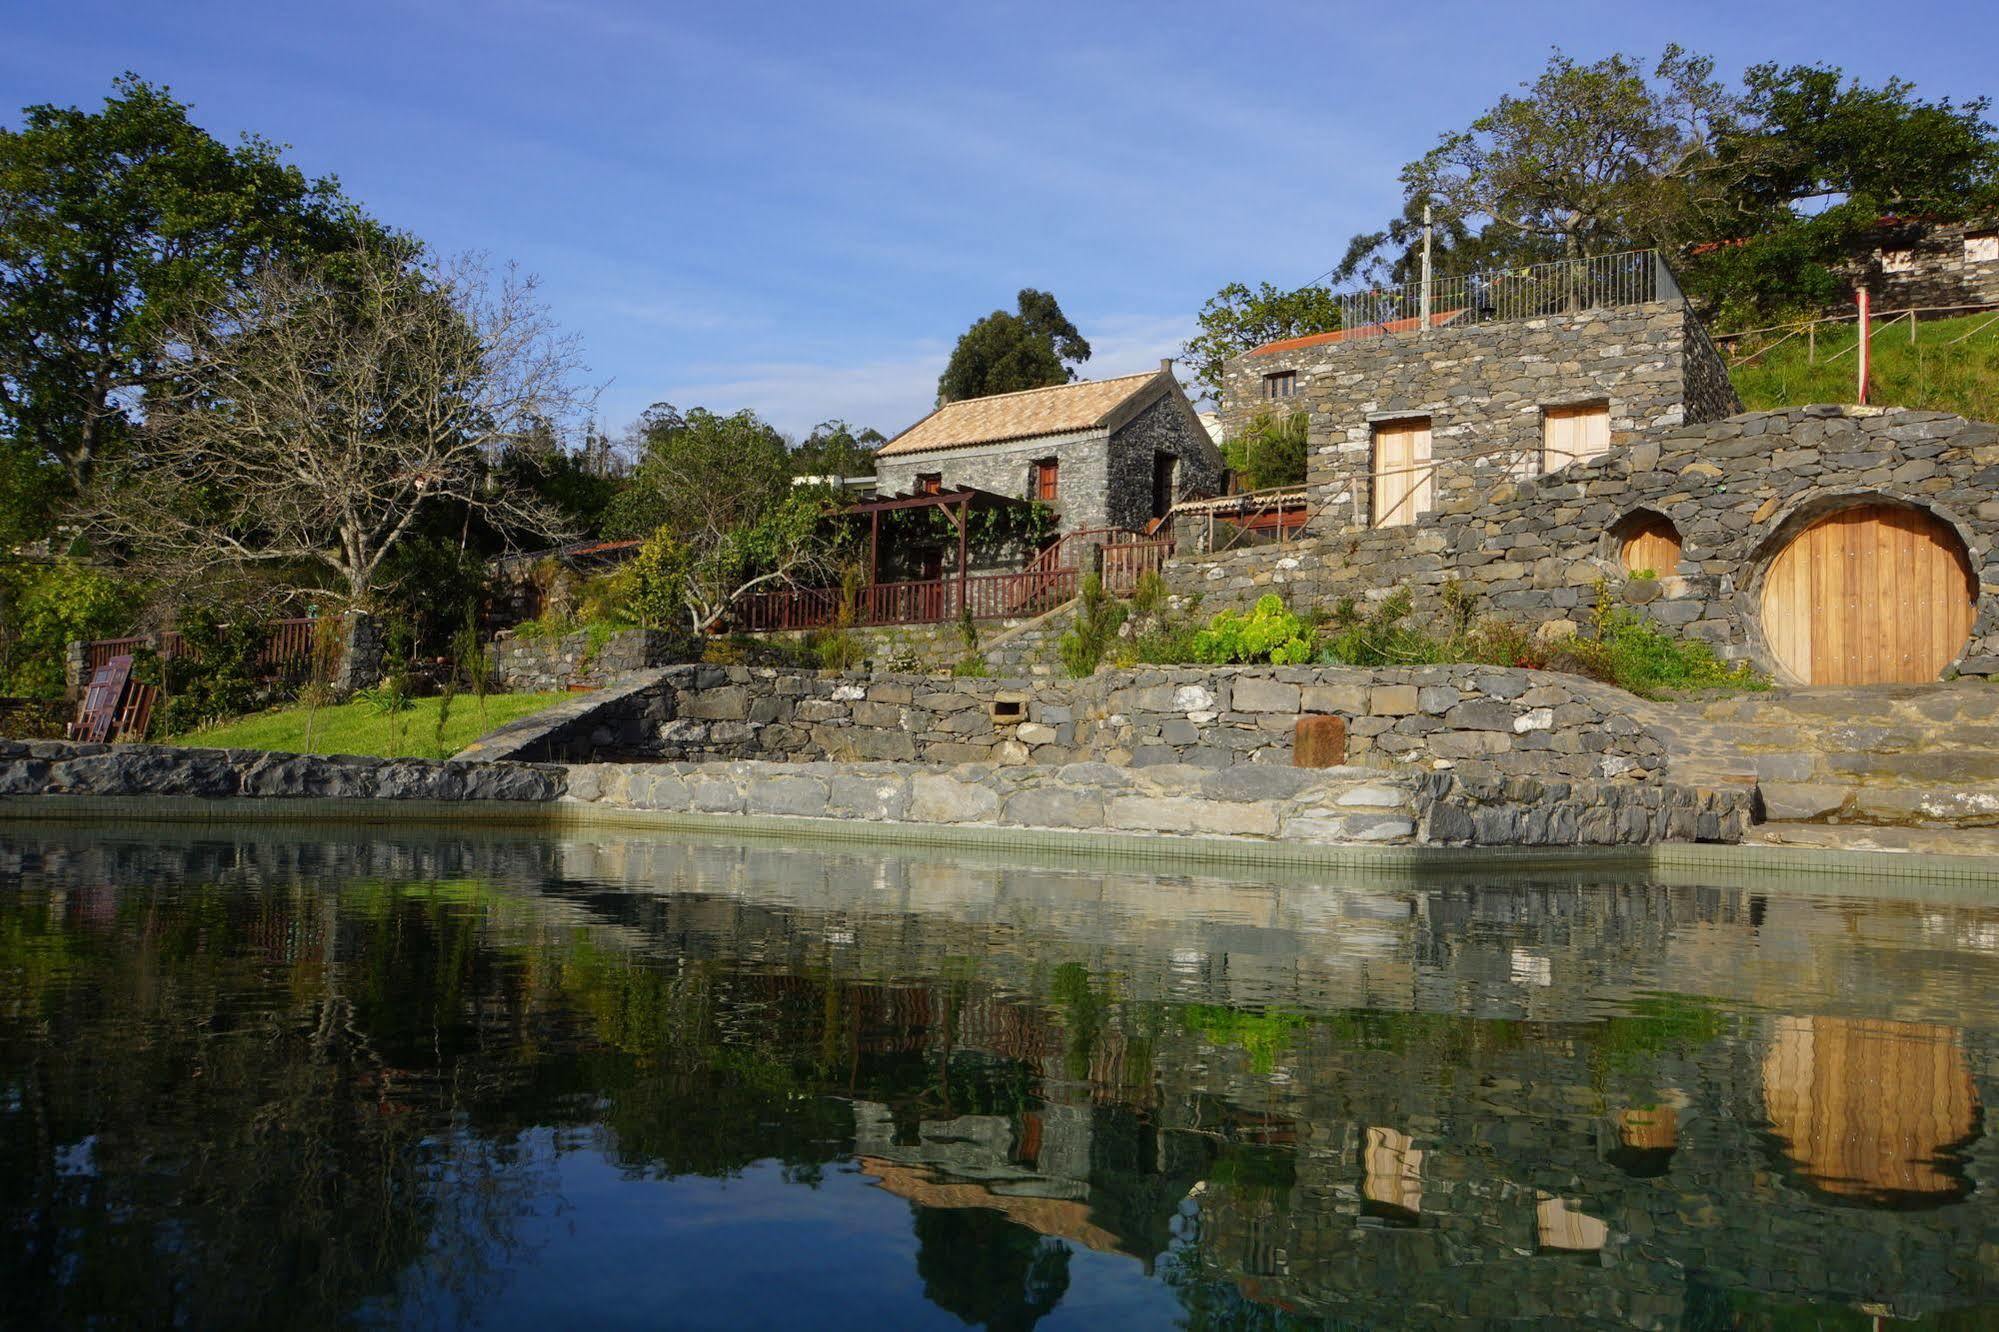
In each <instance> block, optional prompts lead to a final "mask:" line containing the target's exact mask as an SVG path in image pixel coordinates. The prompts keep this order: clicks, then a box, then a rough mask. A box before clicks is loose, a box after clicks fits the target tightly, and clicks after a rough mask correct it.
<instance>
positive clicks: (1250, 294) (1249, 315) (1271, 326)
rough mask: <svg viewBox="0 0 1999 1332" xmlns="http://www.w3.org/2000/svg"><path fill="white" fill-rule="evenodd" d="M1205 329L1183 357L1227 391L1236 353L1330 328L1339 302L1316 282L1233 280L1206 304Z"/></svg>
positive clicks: (1217, 389)
mask: <svg viewBox="0 0 1999 1332" xmlns="http://www.w3.org/2000/svg"><path fill="white" fill-rule="evenodd" d="M1200 324H1201V331H1200V332H1199V333H1198V334H1196V335H1195V336H1194V337H1192V338H1189V339H1188V340H1187V343H1186V345H1185V346H1184V347H1183V348H1182V349H1181V359H1182V360H1183V361H1185V362H1186V363H1187V364H1188V365H1189V366H1191V367H1192V369H1193V372H1194V379H1195V381H1196V382H1197V383H1199V384H1200V385H1201V386H1202V387H1204V388H1205V389H1206V390H1207V391H1208V393H1209V394H1210V395H1211V396H1214V397H1217V398H1219V397H1220V396H1221V391H1222V367H1223V366H1224V365H1226V364H1227V363H1228V361H1229V359H1230V358H1231V357H1235V356H1240V355H1242V353H1244V352H1246V351H1248V350H1249V349H1250V348H1252V347H1260V346H1262V345H1263V344H1264V343H1266V342H1274V341H1276V340H1277V339H1279V338H1295V337H1300V336H1303V335H1304V334H1307V333H1330V332H1332V331H1333V330H1334V329H1337V328H1338V327H1339V326H1340V310H1339V302H1338V301H1336V300H1334V299H1333V294H1332V293H1331V292H1330V291H1328V290H1327V289H1326V288H1324V287H1321V286H1318V285H1316V284H1314V285H1312V286H1306V287H1299V288H1298V289H1296V290H1295V291H1279V290H1278V289H1277V288H1276V287H1273V286H1272V285H1271V284H1270V283H1268V282H1265V283H1262V284H1260V285H1259V286H1258V287H1257V288H1256V289H1255V290H1251V289H1250V288H1249V287H1247V286H1245V285H1244V284H1242V283H1240V282H1231V283H1229V285H1228V286H1226V287H1223V288H1222V289H1221V290H1220V291H1218V292H1216V293H1215V294H1214V295H1213V296H1210V297H1209V298H1208V303H1207V304H1206V305H1204V306H1202V307H1201V314H1200Z"/></svg>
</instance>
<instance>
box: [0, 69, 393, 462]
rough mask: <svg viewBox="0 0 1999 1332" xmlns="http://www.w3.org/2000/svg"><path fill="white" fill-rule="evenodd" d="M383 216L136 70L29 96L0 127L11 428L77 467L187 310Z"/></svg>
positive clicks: (339, 241)
mask: <svg viewBox="0 0 1999 1332" xmlns="http://www.w3.org/2000/svg"><path fill="white" fill-rule="evenodd" d="M375 229H376V228H375V227H374V224H372V223H370V222H369V221H368V220H367V219H366V218H365V217H363V216H362V215H361V213H360V211H359V210H358V209H357V208H355V207H354V206H353V205H352V204H351V203H349V202H348V201H347V200H346V199H344V198H343V197H342V196H341V194H340V190H339V186H338V183H337V182H336V181H334V180H333V179H332V178H330V177H328V178H323V179H317V180H314V179H308V178H307V177H306V176H305V175H304V174H303V173H302V172H300V171H299V169H298V168H297V167H295V166H291V165H289V164H287V163H286V162H285V161H284V160H283V159H282V157H281V155H280V151H279V149H278V147H277V146H276V145H273V144H271V143H268V142H266V141H264V140H262V139H259V138H256V137H254V136H250V137H246V138H244V140H243V141H242V142H241V143H240V144H238V145H237V146H235V147H229V146H227V145H225V144H223V143H221V142H219V141H217V140H216V139H215V138H214V137H213V136H212V135H210V134H209V133H208V132H207V131H206V130H204V129H202V128H201V127H200V126H198V125H196V124H194V123H193V122H192V121H191V120H190V119H189V118H188V107H187V106H186V104H184V103H182V102H180V101H177V100H176V99H175V98H174V97H173V96H172V95H171V94H170V92H169V91H168V90H167V89H166V88H164V87H161V86H157V85H154V84H150V83H147V82H145V81H144V80H142V79H140V78H139V77H137V76H136V75H132V74H127V75H125V76H124V77H122V78H120V79H119V80H118V81H117V83H116V84H115V86H114V88H113V91H112V94H111V96H110V97H108V98H107V99H106V100H105V102H104V105H103V106H102V107H101V108H100V109H98V110H94V111H91V110H82V109H78V108H74V107H59V106H50V105H42V106H31V107H29V108H27V110H26V111H25V112H24V113H23V116H22V123H21V126H20V128H18V129H7V130H0V437H4V438H5V439H6V441H8V443H9V444H10V445H11V446H12V447H13V448H15V449H17V450H19V453H18V454H17V455H16V457H15V459H14V460H15V461H20V462H23V463H24V465H25V464H27V463H33V462H37V461H40V460H47V461H49V462H51V463H55V464H59V465H60V466H61V467H62V468H64V469H65V470H66V471H67V472H68V474H69V477H70V479H71V481H72V483H74V484H78V485H80V484H82V483H83V482H84V481H86V480H87V479H88V477H89V475H90V472H91V470H92V468H93V466H94V465H95V464H96V463H97V461H98V460H99V459H100V458H102V457H103V456H104V454H105V453H106V452H107V451H109V450H112V449H114V448H115V447H116V446H117V445H118V444H119V443H120V442H121V441H122V440H124V439H125V438H126V437H127V435H128V434H129V432H130V430H131V427H132V425H133V422H134V421H135V420H136V418H137V415H138V413H139V412H140V410H141V408H142V404H143V402H144V400H145V397H146V395H147V394H148V393H149V392H151V391H153V390H154V389H155V388H156V387H157V386H158V383H159V376H160V375H161V374H163V373H167V372H169V371H170V370H171V368H172V367H171V366H170V365H169V364H168V363H167V361H166V360H165V359H164V358H163V357H162V355H161V354H160V351H159V346H160V342H161V335H162V334H163V332H164V331H165V330H166V329H167V328H168V327H169V326H170V325H171V324H172V323H173V322H174V321H175V320H176V319H177V318H179V317H181V316H182V315H184V314H185V313H186V312H187V311H189V310H190V309H194V308H199V307H200V306H201V305H202V304H204V303H206V302H211V301H213V300H215V299H217V298H219V297H220V296H222V295H223V294H224V293H226V292H227V291H229V290H230V289H232V288H235V287H238V286H240V284H241V283H242V282H243V281H244V280H245V279H246V278H247V277H248V275H249V274H250V273H251V272H253V271H254V270H255V269H257V268H258V267H259V266H260V265H261V264H264V263H267V262H269V261H272V260H274V259H277V258H279V257H291V258H297V257H299V256H301V255H304V254H318V253H326V252H330V251H337V250H343V249H346V248H349V247H351V246H352V245H353V244H354V243H355V241H356V240H357V238H360V237H362V236H364V235H367V234H369V233H372V232H373V231H375Z"/></svg>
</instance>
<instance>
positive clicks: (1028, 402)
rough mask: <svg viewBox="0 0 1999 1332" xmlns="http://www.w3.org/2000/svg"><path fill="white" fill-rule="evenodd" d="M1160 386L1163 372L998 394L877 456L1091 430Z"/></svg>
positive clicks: (955, 407)
mask: <svg viewBox="0 0 1999 1332" xmlns="http://www.w3.org/2000/svg"><path fill="white" fill-rule="evenodd" d="M1159 382H1160V372H1158V371H1156V370H1155V371H1151V372H1149V373H1147V374H1142V375H1124V376H1121V377H1119V378H1117V379H1086V380H1083V381H1082V382H1081V383H1077V384H1057V385H1055V386H1054V387H1052V388H1038V389H1022V390H1020V391H1019V392H1018V393H996V394H994V395H993V396H992V397H990V398H966V399H964V400H963V401H962V402H952V403H946V404H945V405H944V406H942V407H939V408H938V409H937V410H936V411H934V412H932V413H930V415H928V416H926V417H924V418H923V419H922V420H921V421H918V422H917V423H916V424H915V425H913V426H911V427H910V428H909V429H907V430H905V431H903V432H902V433H901V434H900V435H897V436H896V437H895V438H894V439H892V440H890V441H889V442H888V443H886V444H884V445H882V446H881V449H880V450H879V452H878V453H877V455H876V456H877V457H882V458H893V457H896V456H898V455H900V454H905V453H927V452H929V451H931V450H933V449H963V448H971V447H972V446H974V445H978V444H998V443H1001V442H1003V441H1005V440H1010V439H1033V438H1034V437H1036V436H1037V435H1066V434H1069V433H1071V432H1073V431H1077V430H1090V429H1093V428H1095V427H1097V426H1100V425H1102V424H1103V423H1104V421H1105V419H1106V418H1108V417H1109V416H1110V415H1111V414H1112V413H1114V412H1115V411H1117V409H1118V408H1120V407H1122V406H1124V404H1125V403H1127V402H1129V401H1131V399H1133V398H1134V397H1136V396H1138V394H1140V393H1142V392H1144V391H1145V389H1146V387H1147V386H1148V385H1150V384H1157V383H1159Z"/></svg>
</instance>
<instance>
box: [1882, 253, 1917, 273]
mask: <svg viewBox="0 0 1999 1332" xmlns="http://www.w3.org/2000/svg"><path fill="white" fill-rule="evenodd" d="M1881 271H1882V272H1884V273H1913V272H1915V271H1916V252H1915V251H1914V250H1883V251H1881Z"/></svg>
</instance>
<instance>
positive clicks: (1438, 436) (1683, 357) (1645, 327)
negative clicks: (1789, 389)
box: [1222, 301, 1740, 533]
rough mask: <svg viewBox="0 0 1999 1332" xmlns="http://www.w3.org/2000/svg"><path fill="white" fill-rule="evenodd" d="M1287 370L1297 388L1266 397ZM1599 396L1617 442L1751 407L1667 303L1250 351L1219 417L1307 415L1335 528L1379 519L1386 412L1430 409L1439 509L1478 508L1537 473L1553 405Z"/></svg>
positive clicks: (1319, 481)
mask: <svg viewBox="0 0 1999 1332" xmlns="http://www.w3.org/2000/svg"><path fill="white" fill-rule="evenodd" d="M1697 335H1698V336H1697ZM1283 371H1293V372H1295V373H1296V374H1297V388H1296V393H1295V394H1294V396H1292V397H1290V398H1286V399H1281V400H1279V401H1278V402H1276V403H1269V402H1266V401H1264V399H1263V397H1262V383H1263V377H1264V376H1265V375H1267V374H1271V373H1276V372H1283ZM1590 402H1603V403H1607V404H1608V407H1609V413H1610V431H1611V442H1612V443H1613V444H1619V443H1628V442H1631V441H1632V440H1633V439H1634V438H1635V437H1636V436H1637V435H1638V434H1639V433H1640V432H1643V431H1646V430H1650V429H1653V428H1657V427H1670V426H1678V425H1681V424H1683V423H1684V422H1687V421H1690V420H1691V421H1698V420H1711V419H1714V418H1715V417H1717V416H1721V415H1725V414H1726V413H1727V412H1730V411H1735V410H1739V408H1740V403H1739V402H1737V401H1736V399H1735V396H1734V392H1733V390H1732V389H1730V388H1728V387H1727V371H1726V369H1725V367H1723V366H1722V365H1721V362H1720V359H1719V357H1718V356H1716V355H1715V353H1714V349H1713V347H1712V346H1711V345H1710V344H1709V343H1708V342H1707V339H1706V338H1705V336H1704V335H1699V325H1698V323H1697V322H1696V321H1694V320H1693V319H1692V317H1691V315H1690V314H1689V313H1688V311H1687V309H1686V307H1685V304H1684V303H1683V302H1680V301H1660V302H1654V303H1651V304H1646V305H1634V306H1626V307H1621V308H1616V309H1607V310H1604V309H1600V310H1589V311H1584V312H1582V313H1580V314H1573V315H1562V316H1556V317H1550V318H1545V319H1529V320H1519V321H1513V322H1502V323H1491V324H1469V325H1464V326H1446V327H1443V328H1438V329H1432V330H1431V331H1430V332H1428V333H1407V334H1396V335H1392V336H1387V337H1373V338H1360V339H1356V340H1353V341H1350V342H1346V341H1343V342H1333V343H1320V344H1317V345H1313V346H1306V347H1298V348H1292V349H1288V350H1282V351H1276V352H1268V353H1258V352H1252V353H1249V354H1247V355H1244V356H1239V357H1237V358H1235V359H1234V360H1232V361H1230V362H1229V364H1228V366H1227V368H1226V369H1225V370H1224V372H1223V395H1222V403H1223V413H1222V415H1223V423H1224V428H1225V429H1226V431H1227V432H1228V433H1229V434H1230V435H1234V434H1236V433H1238V432H1240V431H1241V430H1242V429H1243V428H1244V427H1246V426H1247V425H1248V424H1249V423H1250V422H1251V421H1252V420H1253V419H1254V418H1255V417H1256V415H1257V414H1258V413H1259V412H1261V411H1264V410H1269V409H1271V408H1273V407H1274V408H1276V409H1278V410H1281V411H1283V412H1287V413H1288V412H1292V411H1303V412H1304V413H1306V417H1307V421H1308V430H1307V436H1306V441H1307V443H1306V447H1307V451H1308V460H1307V482H1308V486H1309V490H1310V493H1311V502H1312V507H1313V509H1314V512H1315V516H1314V518H1313V520H1312V527H1313V530H1314V531H1315V532H1323V533H1333V532H1340V531H1355V530H1366V529H1367V527H1368V525H1369V523H1370V520H1371V514H1370V512H1369V509H1370V502H1371V495H1370V486H1369V478H1370V475H1371V469H1372V466H1373V462H1372V459H1373V431H1374V427H1375V424H1376V423H1377V422H1380V421H1383V420H1394V419H1402V418H1409V417H1428V418H1429V421H1430V434H1431V457H1432V459H1433V460H1434V461H1435V462H1436V464H1437V466H1436V468H1435V471H1434V472H1433V473H1432V488H1433V492H1434V494H1433V505H1434V508H1435V510H1436V511H1437V512H1439V513H1442V514H1468V513H1472V512H1475V511H1477V510H1478V509H1480V508H1481V507H1482V506H1483V505H1484V504H1485V503H1486V502H1487V496H1488V495H1489V494H1490V493H1491V491H1492V490H1493V488H1494V487H1495V486H1500V485H1504V484H1506V483H1508V482H1510V481H1512V480H1515V479H1518V478H1521V477H1528V476H1532V475H1535V474H1536V473H1538V472H1539V471H1540V461H1541V430H1542V425H1541V422H1542V414H1543V411H1544V409H1546V408H1550V407H1563V406H1573V405H1580V404H1584V403H1590Z"/></svg>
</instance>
